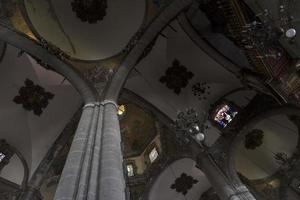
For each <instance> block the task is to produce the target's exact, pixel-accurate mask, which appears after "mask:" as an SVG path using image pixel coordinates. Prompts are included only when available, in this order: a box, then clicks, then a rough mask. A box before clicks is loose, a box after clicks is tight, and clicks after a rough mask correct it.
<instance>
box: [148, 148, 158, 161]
mask: <svg viewBox="0 0 300 200" xmlns="http://www.w3.org/2000/svg"><path fill="white" fill-rule="evenodd" d="M157 157H158V152H157V150H156V148H153V149H152V151H151V152H150V154H149V159H150V161H151V163H153V162H154V161H155V160H156V159H157Z"/></svg>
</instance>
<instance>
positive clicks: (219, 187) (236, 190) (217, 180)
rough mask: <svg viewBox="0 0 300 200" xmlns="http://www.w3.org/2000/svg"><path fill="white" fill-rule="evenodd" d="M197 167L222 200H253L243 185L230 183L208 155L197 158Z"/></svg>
mask: <svg viewBox="0 0 300 200" xmlns="http://www.w3.org/2000/svg"><path fill="white" fill-rule="evenodd" d="M198 165H199V166H200V168H201V169H202V170H203V172H204V173H205V175H206V177H207V178H208V180H209V182H210V183H211V185H212V187H213V188H214V189H215V190H216V192H217V194H218V195H219V197H220V198H221V199H222V200H255V198H254V197H253V195H252V194H251V193H250V192H249V190H248V188H247V187H246V186H245V185H243V184H242V183H239V185H237V184H233V183H231V182H230V181H229V179H228V178H227V177H226V176H225V174H224V173H223V172H222V171H221V170H220V168H219V167H218V166H217V165H216V164H215V163H214V162H213V160H212V159H211V158H210V156H209V155H208V154H203V155H202V156H201V157H199V160H198Z"/></svg>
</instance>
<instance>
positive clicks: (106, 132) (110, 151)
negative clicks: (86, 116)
mask: <svg viewBox="0 0 300 200" xmlns="http://www.w3.org/2000/svg"><path fill="white" fill-rule="evenodd" d="M100 163H101V167H100V169H101V171H100V196H101V200H125V180H124V173H123V165H122V163H123V156H122V150H121V134H120V127H119V119H118V116H117V107H116V105H115V104H114V103H106V104H105V106H104V126H103V135H102V150H101V162H100Z"/></svg>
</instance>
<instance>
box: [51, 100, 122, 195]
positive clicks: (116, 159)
mask: <svg viewBox="0 0 300 200" xmlns="http://www.w3.org/2000/svg"><path fill="white" fill-rule="evenodd" d="M117 109H118V106H117V105H116V104H115V103H114V102H112V101H103V102H100V103H99V102H95V103H90V104H87V105H86V106H85V107H84V111H83V114H82V118H81V121H80V123H79V126H78V129H77V131H76V133H75V137H74V140H73V143H72V146H71V149H70V152H69V155H68V158H67V161H66V164H65V167H64V170H63V172H62V176H61V179H60V182H59V186H58V188H57V191H56V194H55V198H54V199H55V200H66V199H78V200H79V199H89V200H96V199H101V200H125V181H124V174H123V168H122V162H123V156H122V151H121V135H120V128H119V120H118V116H117Z"/></svg>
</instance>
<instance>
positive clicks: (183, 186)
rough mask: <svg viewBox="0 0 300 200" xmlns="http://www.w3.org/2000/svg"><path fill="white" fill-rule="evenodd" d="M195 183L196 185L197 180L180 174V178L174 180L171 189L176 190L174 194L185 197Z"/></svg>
mask: <svg viewBox="0 0 300 200" xmlns="http://www.w3.org/2000/svg"><path fill="white" fill-rule="evenodd" d="M196 183H198V180H196V179H194V178H193V177H191V176H189V175H187V174H186V173H182V174H181V176H180V177H178V178H177V179H176V180H175V183H173V184H172V185H171V189H174V190H176V192H178V193H182V194H183V195H186V194H187V193H188V191H189V190H190V189H191V188H192V187H193V185H194V184H196Z"/></svg>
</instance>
